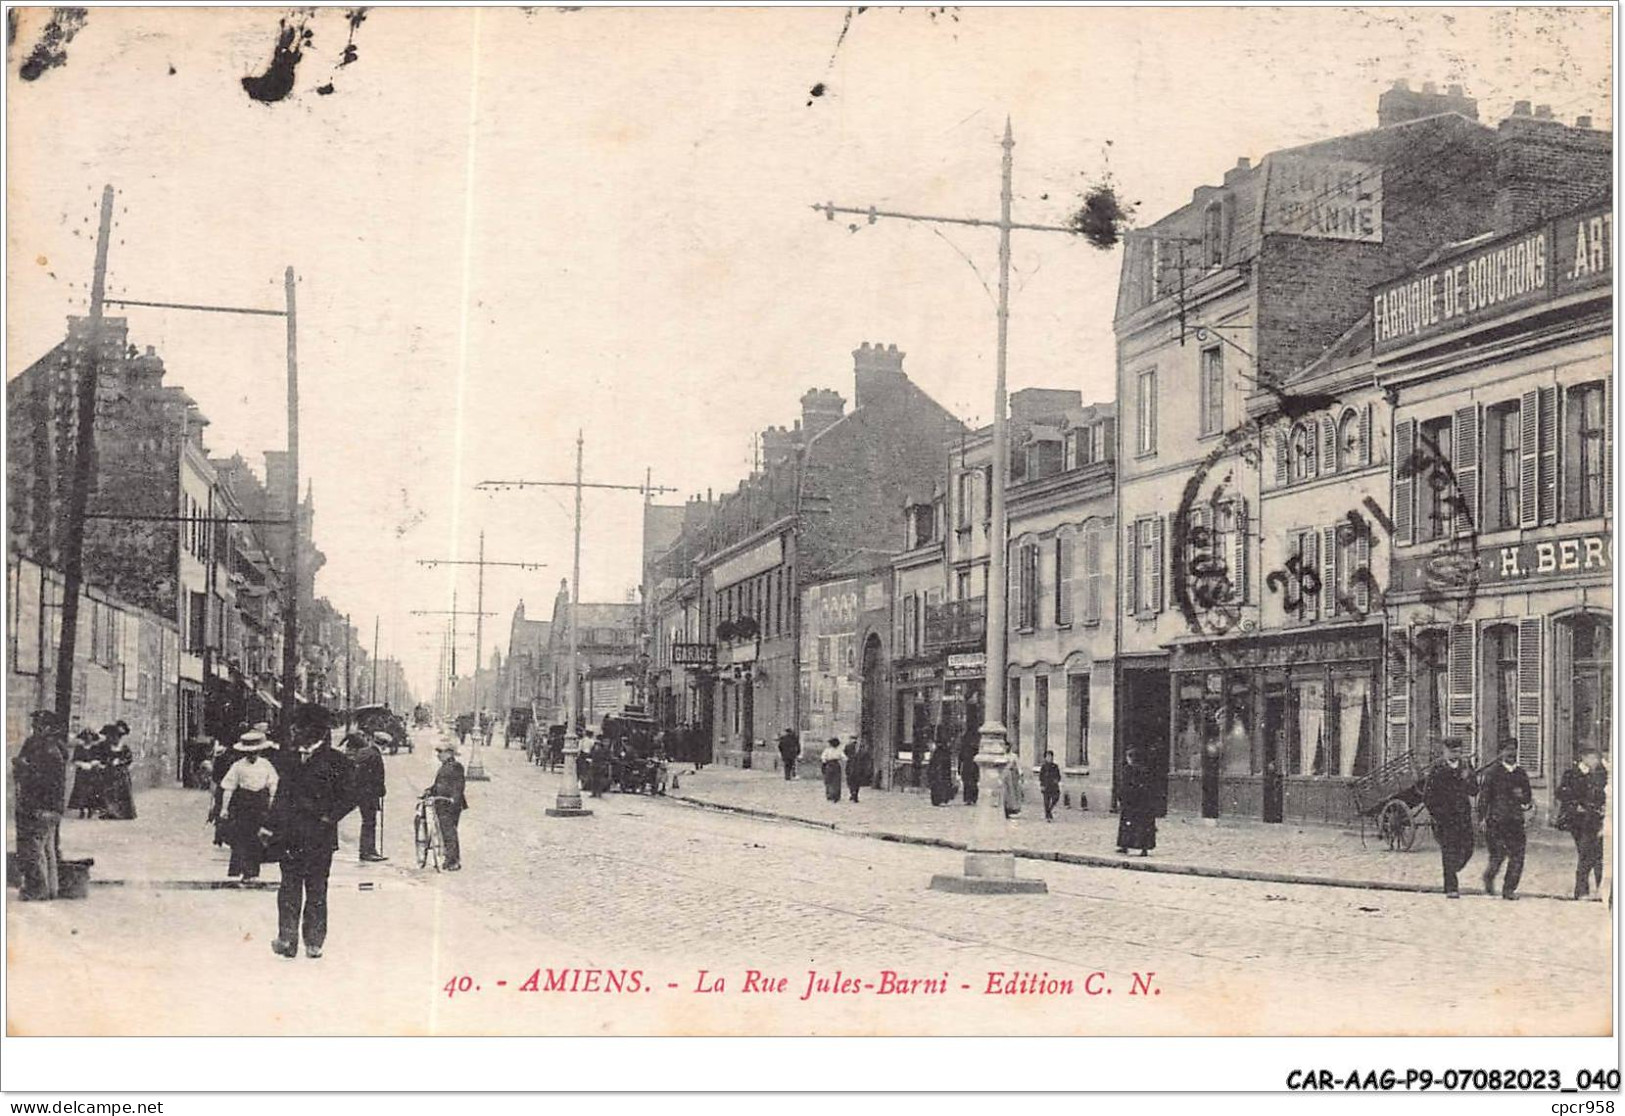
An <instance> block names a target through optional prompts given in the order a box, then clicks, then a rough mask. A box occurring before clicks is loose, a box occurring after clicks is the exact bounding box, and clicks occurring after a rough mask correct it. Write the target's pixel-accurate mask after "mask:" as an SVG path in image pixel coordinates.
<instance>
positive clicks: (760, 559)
mask: <svg viewBox="0 0 1625 1116" xmlns="http://www.w3.org/2000/svg"><path fill="white" fill-rule="evenodd" d="M852 356H853V365H854V380H855V385H854V386H855V394H854V406H853V409H852V410H851V411H850V412H847V410H846V402H845V400H844V399H843V398H842V397H841V396H840V395H839V394H838V393H836V392H834V391H830V390H827V389H813V390H811V391H808V392H806V393H805V394H804V395H803V396H802V398H801V412H802V413H801V419H800V421H799V422H797V423H796V424H795V425H794V427H793V428H792V429H789V430H786V429H784V428H783V427H774V428H770V429H768V430H766V431H764V432H763V434H762V442H761V446H762V464H761V467H760V468H759V469H758V470H756V471H755V472H754V473H753V474H752V475H751V476H749V477H747V478H745V479H744V480H742V481H741V482H740V483H739V486H738V488H737V489H735V490H734V491H733V492H729V493H726V494H724V495H723V496H721V497H720V498H719V499H718V500H716V501H715V503H714V505H712V506H711V507H710V508H709V511H708V513H707V514H706V515H704V516H703V519H704V525H703V526H696V527H694V528H692V529H691V528H690V527H688V526H686V525H685V528H684V530H683V532H682V534H680V535H679V537H678V540H677V541H676V542H675V543H674V544H673V547H674V548H675V549H676V550H677V551H678V552H679V553H682V554H685V555H688V556H690V561H691V569H692V574H691V578H692V584H693V585H694V586H696V587H697V593H696V594H695V598H694V599H695V600H696V602H697V604H698V624H697V630H698V632H699V633H700V638H699V640H696V641H693V642H694V643H696V644H697V645H699V646H701V647H704V646H705V645H709V649H708V650H706V651H705V653H704V657H705V658H707V659H708V660H710V661H712V662H713V663H714V666H712V667H706V668H703V669H701V670H699V671H696V672H695V680H696V682H697V687H696V689H697V701H696V704H697V706H698V709H697V714H698V717H697V723H698V724H700V725H701V726H702V729H703V731H705V732H707V733H708V734H709V735H710V738H711V740H712V744H713V754H714V756H715V758H716V760H717V762H720V763H740V764H743V763H746V762H752V761H753V760H754V753H755V752H756V751H757V750H758V749H761V748H764V747H768V746H769V745H770V744H771V742H772V740H773V739H774V738H776V737H777V736H778V735H779V734H780V733H782V732H783V731H784V730H785V729H786V728H794V727H797V726H799V725H800V724H801V721H802V718H801V714H800V709H799V701H800V693H801V663H800V639H799V625H800V623H801V615H800V611H801V610H800V603H801V595H802V590H803V589H804V588H806V587H807V586H808V585H811V584H815V583H817V582H819V581H822V580H824V579H825V578H827V577H828V576H829V575H830V573H831V571H834V570H837V569H850V568H852V567H850V566H849V565H847V564H848V563H851V562H854V561H858V562H860V563H861V562H862V561H863V556H865V555H873V556H880V557H884V556H886V555H888V554H889V553H890V550H889V548H888V547H887V546H886V544H885V542H884V540H890V539H894V538H896V537H898V535H899V534H900V531H901V523H900V514H901V508H900V506H899V504H898V502H897V500H896V495H895V494H896V493H897V492H898V490H899V489H902V490H903V491H908V490H910V489H912V488H914V487H917V486H918V485H920V484H922V483H923V484H926V485H929V484H931V483H933V481H934V480H935V478H936V477H938V476H939V475H940V469H941V462H942V445H943V440H944V438H945V436H948V435H953V434H957V433H958V432H959V431H961V430H962V429H963V427H962V425H961V424H960V422H959V420H958V419H956V418H954V417H953V416H952V415H951V414H949V413H948V412H947V411H946V410H944V409H943V408H942V407H941V406H940V405H939V404H937V403H936V402H935V401H934V400H932V399H931V398H930V397H929V396H928V395H926V394H925V393H924V392H923V391H921V390H920V389H919V388H918V387H917V386H916V385H915V384H914V383H913V382H912V381H910V380H909V378H908V377H907V375H905V374H904V372H903V357H904V354H903V353H901V352H899V351H898V349H897V347H896V346H895V345H892V346H889V347H887V346H881V345H870V344H869V343H868V342H865V343H863V344H862V345H861V346H859V348H858V349H857V350H855V351H854V352H853V354H852ZM675 584H676V585H682V584H684V582H682V581H676V582H675ZM657 611H660V612H662V613H663V614H665V615H668V616H669V615H674V613H673V612H672V610H671V608H670V606H669V605H665V604H662V605H661V606H659V608H658V609H657ZM693 654H695V655H698V652H697V651H696V652H693ZM876 745H877V748H876V752H877V757H876V758H877V767H879V768H881V769H884V768H885V767H886V766H887V764H888V762H889V754H890V741H889V739H882V740H877V741H876ZM768 754H769V755H772V754H773V753H772V752H771V749H770V748H769V751H768Z"/></svg>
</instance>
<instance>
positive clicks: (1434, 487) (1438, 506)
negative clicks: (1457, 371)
mask: <svg viewBox="0 0 1625 1116" xmlns="http://www.w3.org/2000/svg"><path fill="white" fill-rule="evenodd" d="M1451 425H1452V419H1451V417H1450V416H1449V415H1445V416H1444V417H1443V418H1437V419H1434V420H1432V421H1431V422H1424V423H1422V425H1421V430H1420V432H1419V440H1420V442H1421V444H1420V445H1419V446H1418V447H1417V451H1416V455H1415V457H1416V460H1415V463H1414V465H1413V471H1414V474H1415V477H1416V537H1417V538H1418V539H1419V540H1421V541H1423V542H1427V541H1429V540H1431V539H1442V538H1447V537H1448V536H1449V535H1450V534H1451V533H1452V530H1453V526H1454V520H1453V518H1452V516H1451V498H1452V497H1451V490H1452V489H1453V488H1454V487H1455V478H1454V476H1453V475H1452V472H1451V466H1450V462H1451V460H1452V457H1453V454H1452V444H1451V443H1452V438H1451V434H1452V430H1451Z"/></svg>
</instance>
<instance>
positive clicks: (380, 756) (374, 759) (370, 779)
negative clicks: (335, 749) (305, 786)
mask: <svg viewBox="0 0 1625 1116" xmlns="http://www.w3.org/2000/svg"><path fill="white" fill-rule="evenodd" d="M380 737H381V738H382V740H383V741H384V742H387V741H388V740H389V739H390V735H389V733H387V732H375V733H373V734H372V735H370V736H369V735H368V734H366V733H364V732H355V733H351V734H350V738H349V739H348V740H347V741H346V742H345V743H347V744H348V745H349V748H350V762H351V763H353V764H355V805H356V809H357V810H359V811H360V812H361V861H362V863H364V864H365V863H373V862H375V861H380V860H388V859H389V857H387V856H384V855H383V854H382V853H381V852H380V851H379V849H378V815H379V814H380V813H382V812H383V809H384V753H383V752H381V751H380V750H379V748H378V744H379V743H380V740H379V738H380Z"/></svg>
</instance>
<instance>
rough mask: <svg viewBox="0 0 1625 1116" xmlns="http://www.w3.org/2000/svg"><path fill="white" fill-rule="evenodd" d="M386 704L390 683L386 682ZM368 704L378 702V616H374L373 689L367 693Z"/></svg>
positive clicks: (387, 702) (386, 702) (385, 702)
mask: <svg viewBox="0 0 1625 1116" xmlns="http://www.w3.org/2000/svg"><path fill="white" fill-rule="evenodd" d="M384 694H385V697H384V704H386V705H387V704H389V697H388V694H389V683H388V682H387V681H386V682H385V683H384ZM367 704H368V705H377V704H378V617H377V616H376V615H374V616H373V618H372V689H371V690H370V692H368V694H367Z"/></svg>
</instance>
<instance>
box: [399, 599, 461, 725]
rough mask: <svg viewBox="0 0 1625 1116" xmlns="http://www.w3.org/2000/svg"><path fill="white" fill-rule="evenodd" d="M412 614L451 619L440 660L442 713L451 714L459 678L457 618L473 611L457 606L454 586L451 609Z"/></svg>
mask: <svg viewBox="0 0 1625 1116" xmlns="http://www.w3.org/2000/svg"><path fill="white" fill-rule="evenodd" d="M412 615H413V616H445V617H449V619H448V621H447V625H448V627H449V632H448V633H447V634H446V635H444V636H443V637H442V642H441V647H442V648H443V654H442V656H441V661H440V677H441V685H442V691H441V692H442V693H443V695H444V698H443V700H442V701H441V706H440V708H441V715H442V716H445V715H447V714H450V713H452V712H453V711H452V709H451V702H452V699H453V697H454V691H455V689H456V686H455V683H456V680H457V618H458V617H459V616H472V615H473V613H471V612H466V611H461V610H459V609H458V607H457V590H456V588H453V589H452V591H451V608H450V609H449V610H447V609H443V608H442V609H422V608H415V609H413V610H412Z"/></svg>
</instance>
